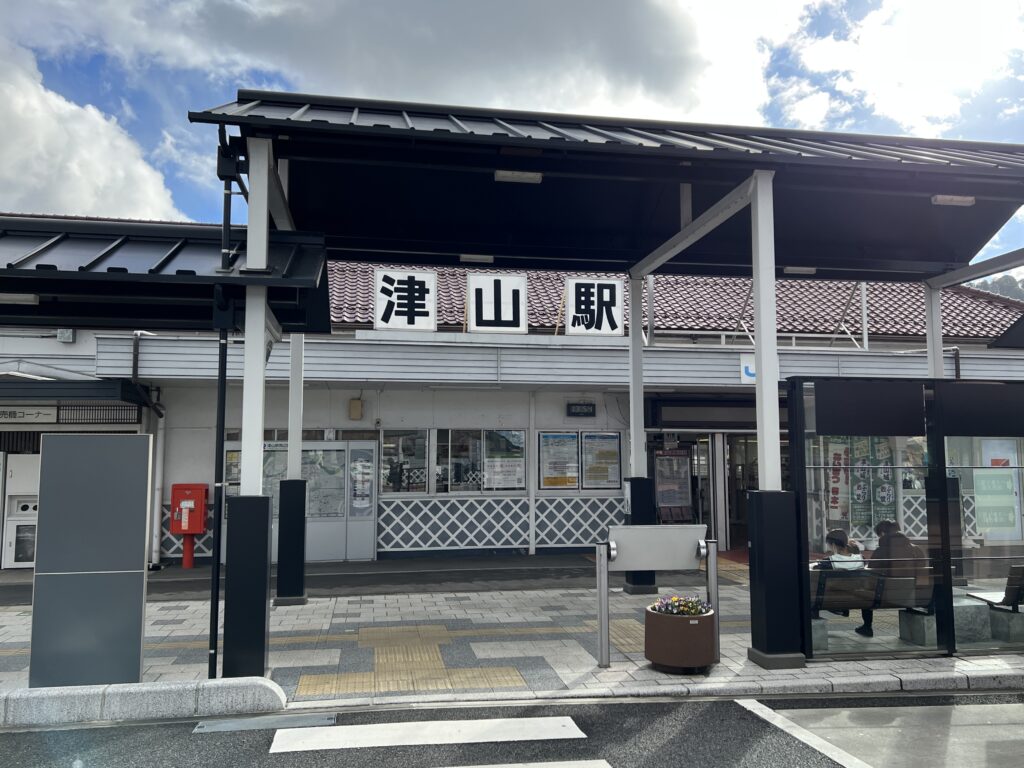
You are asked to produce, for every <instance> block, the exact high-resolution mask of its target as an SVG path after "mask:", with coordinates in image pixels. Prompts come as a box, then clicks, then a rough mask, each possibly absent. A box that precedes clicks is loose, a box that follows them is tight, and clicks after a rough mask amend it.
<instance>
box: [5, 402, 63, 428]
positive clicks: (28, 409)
mask: <svg viewBox="0 0 1024 768" xmlns="http://www.w3.org/2000/svg"><path fill="white" fill-rule="evenodd" d="M56 423H57V409H56V408H55V407H53V406H46V405H0V424H56Z"/></svg>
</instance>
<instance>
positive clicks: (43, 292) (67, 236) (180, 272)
mask: <svg viewBox="0 0 1024 768" xmlns="http://www.w3.org/2000/svg"><path fill="white" fill-rule="evenodd" d="M245 237H246V231H245V229H244V228H235V229H233V230H232V233H231V244H232V255H231V257H230V259H229V263H230V266H229V268H228V269H226V270H222V269H221V266H222V263H221V239H220V238H221V228H220V227H219V226H217V225H202V224H175V223H166V222H131V221H112V220H102V219H82V218H74V217H40V216H3V215H0V293H3V294H7V295H6V296H4V297H0V324H5V325H41V326H62V327H67V328H132V329H168V330H210V329H211V328H213V327H214V303H215V302H214V298H215V286H220V287H219V288H218V289H217V290H219V291H221V292H222V294H223V296H224V298H226V299H229V300H231V301H233V302H234V305H235V309H236V311H237V310H240V309H241V308H242V307H243V306H244V303H245V287H246V286H248V285H263V286H266V287H267V292H268V302H269V304H270V308H271V309H272V310H273V312H274V315H275V316H276V317H277V319H278V322H279V323H280V324H281V328H282V330H284V331H295V332H312V333H329V332H330V330H331V328H330V309H329V298H328V293H327V291H328V289H327V274H326V260H325V256H324V248H323V240H322V238H320V237H319V236H311V235H304V234H298V233H292V232H275V233H274V234H273V236H272V238H271V242H270V249H269V257H268V265H269V268H268V269H267V270H247V269H246V253H245V244H246V241H245Z"/></svg>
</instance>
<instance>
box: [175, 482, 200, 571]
mask: <svg viewBox="0 0 1024 768" xmlns="http://www.w3.org/2000/svg"><path fill="white" fill-rule="evenodd" d="M208 490H209V486H207V485H206V484H205V483H175V484H174V485H172V486H171V533H172V534H173V535H177V536H181V537H182V539H181V567H182V568H191V567H192V566H193V563H194V558H195V537H196V536H197V535H202V534H204V533H206V494H207V491H208Z"/></svg>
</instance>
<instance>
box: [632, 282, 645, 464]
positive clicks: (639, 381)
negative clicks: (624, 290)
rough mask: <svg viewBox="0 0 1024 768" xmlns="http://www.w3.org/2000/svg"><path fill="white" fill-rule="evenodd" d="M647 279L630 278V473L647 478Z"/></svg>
mask: <svg viewBox="0 0 1024 768" xmlns="http://www.w3.org/2000/svg"><path fill="white" fill-rule="evenodd" d="M643 291H644V281H643V278H634V277H631V278H630V279H629V476H630V477H647V439H646V436H645V432H644V340H643Z"/></svg>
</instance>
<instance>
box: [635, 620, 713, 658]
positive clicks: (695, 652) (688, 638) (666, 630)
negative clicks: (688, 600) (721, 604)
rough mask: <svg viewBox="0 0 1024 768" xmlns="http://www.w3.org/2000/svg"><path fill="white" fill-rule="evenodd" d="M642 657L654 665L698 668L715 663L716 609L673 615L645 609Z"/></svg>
mask: <svg viewBox="0 0 1024 768" xmlns="http://www.w3.org/2000/svg"><path fill="white" fill-rule="evenodd" d="M644 656H646V657H647V660H648V661H649V662H651V663H652V664H653V665H654V666H656V667H664V668H666V669H671V670H678V669H697V668H701V667H710V666H711V665H712V664H714V663H715V612H714V611H711V612H710V613H706V614H704V615H703V616H675V615H673V614H670V613H657V612H656V611H652V610H651V609H650V608H648V609H647V610H646V611H645V612H644Z"/></svg>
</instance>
